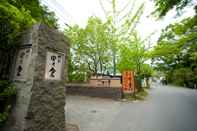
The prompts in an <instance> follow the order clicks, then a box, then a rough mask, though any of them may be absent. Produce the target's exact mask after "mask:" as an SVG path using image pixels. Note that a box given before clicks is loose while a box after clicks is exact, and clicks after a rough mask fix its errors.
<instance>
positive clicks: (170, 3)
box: [153, 0, 197, 18]
mask: <svg viewBox="0 0 197 131" xmlns="http://www.w3.org/2000/svg"><path fill="white" fill-rule="evenodd" d="M154 1H155V6H156V9H155V11H154V12H153V14H155V13H156V14H158V16H159V18H161V17H163V16H165V15H166V14H167V13H168V11H170V10H171V9H173V8H176V10H177V14H178V15H180V13H181V12H180V11H181V10H182V9H183V8H184V7H186V6H188V5H190V6H193V7H194V8H195V10H196V8H197V6H196V5H195V4H197V3H195V0H154Z"/></svg>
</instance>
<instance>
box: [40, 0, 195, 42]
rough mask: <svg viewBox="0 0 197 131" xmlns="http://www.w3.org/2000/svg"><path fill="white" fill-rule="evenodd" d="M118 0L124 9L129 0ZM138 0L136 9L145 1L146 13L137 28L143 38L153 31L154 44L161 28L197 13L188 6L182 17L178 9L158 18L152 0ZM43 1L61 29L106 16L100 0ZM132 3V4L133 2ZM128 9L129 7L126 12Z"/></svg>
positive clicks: (107, 5) (81, 25) (120, 6)
mask: <svg viewBox="0 0 197 131" xmlns="http://www.w3.org/2000/svg"><path fill="white" fill-rule="evenodd" d="M102 1H109V0H102ZM117 1H118V2H119V3H118V7H117V8H118V9H122V8H123V7H124V6H125V4H126V2H127V1H129V0H125V3H122V2H123V0H117ZM120 1H121V3H120ZM136 1H137V2H136V3H135V6H134V7H135V8H134V11H135V10H136V9H137V7H139V5H140V4H141V3H142V2H145V8H144V13H143V15H142V17H141V19H140V23H139V24H138V26H137V30H138V32H139V34H140V36H141V37H142V38H143V39H145V38H147V37H148V36H149V35H150V34H151V33H154V35H152V36H151V38H150V42H151V43H152V44H154V43H156V41H157V39H158V37H159V36H160V33H161V30H162V29H164V28H165V27H166V26H167V25H169V24H170V23H174V22H178V21H180V20H181V19H183V18H185V17H188V16H193V15H194V14H195V13H194V11H193V9H192V8H186V9H185V13H184V14H182V15H181V17H175V15H176V11H175V10H171V11H169V12H168V13H167V15H166V16H165V17H164V18H163V19H161V20H156V18H154V17H153V16H150V14H151V12H153V11H154V9H155V7H154V3H153V1H152V0H136ZM41 3H42V4H44V5H46V6H48V8H49V10H51V11H54V12H55V14H56V16H57V18H58V23H59V25H60V30H63V29H64V28H65V23H66V24H69V25H74V24H78V25H79V26H80V27H85V25H86V23H87V20H88V18H89V17H91V16H98V17H100V18H101V19H103V20H105V18H106V17H105V16H106V15H105V13H104V12H103V10H102V8H101V5H100V3H99V0H41ZM103 5H104V7H105V9H106V10H110V9H111V8H110V5H109V4H108V2H104V3H103ZM130 5H131V6H132V5H133V4H130ZM129 8H130V7H128V9H129ZM126 11H127V9H126V10H125V12H126ZM123 13H124V12H123Z"/></svg>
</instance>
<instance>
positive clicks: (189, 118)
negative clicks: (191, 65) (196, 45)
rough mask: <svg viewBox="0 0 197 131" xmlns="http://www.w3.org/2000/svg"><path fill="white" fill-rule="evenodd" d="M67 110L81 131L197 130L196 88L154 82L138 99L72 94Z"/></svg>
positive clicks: (69, 116)
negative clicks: (113, 98) (153, 86)
mask: <svg viewBox="0 0 197 131" xmlns="http://www.w3.org/2000/svg"><path fill="white" fill-rule="evenodd" d="M66 112H67V113H66V115H67V117H66V118H67V122H69V123H72V124H77V125H79V128H80V130H81V131H197V90H190V89H185V88H175V87H169V86H168V87H167V86H158V85H155V88H152V89H151V90H150V95H149V97H148V98H147V100H145V101H138V102H118V101H113V100H107V99H99V98H90V97H81V96H69V97H68V98H67V107H66Z"/></svg>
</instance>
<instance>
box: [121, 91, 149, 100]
mask: <svg viewBox="0 0 197 131" xmlns="http://www.w3.org/2000/svg"><path fill="white" fill-rule="evenodd" d="M147 96H148V91H147V89H144V88H143V89H141V90H139V91H138V92H136V93H135V95H134V94H133V93H132V94H130V93H125V94H123V98H124V99H127V100H130V101H134V100H145V99H146V97H147Z"/></svg>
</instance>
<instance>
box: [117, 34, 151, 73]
mask: <svg viewBox="0 0 197 131" xmlns="http://www.w3.org/2000/svg"><path fill="white" fill-rule="evenodd" d="M144 44H145V43H144V42H143V40H141V39H140V37H139V36H138V35H137V33H136V32H135V33H133V35H132V36H130V43H128V44H124V45H121V47H120V60H119V63H118V69H119V71H120V72H122V71H124V70H133V71H135V72H136V73H137V75H146V76H151V75H152V68H151V67H150V66H149V65H148V64H145V62H146V61H147V60H148V59H149V56H148V55H147V50H145V45H144Z"/></svg>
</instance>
